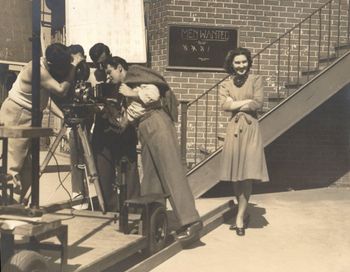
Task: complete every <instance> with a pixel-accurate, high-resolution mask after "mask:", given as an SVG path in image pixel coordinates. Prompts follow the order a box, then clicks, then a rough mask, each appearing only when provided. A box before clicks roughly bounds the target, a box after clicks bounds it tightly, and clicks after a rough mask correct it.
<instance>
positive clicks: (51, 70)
mask: <svg viewBox="0 0 350 272" xmlns="http://www.w3.org/2000/svg"><path fill="white" fill-rule="evenodd" d="M80 61H81V58H80V57H79V56H78V55H74V56H73V59H72V58H71V55H70V54H69V52H68V50H67V47H66V46H65V45H63V44H60V43H54V44H51V45H50V46H48V47H47V49H46V51H45V57H42V58H41V59H40V86H41V88H40V111H41V112H42V111H43V110H44V109H45V108H46V107H47V106H48V101H49V96H50V93H54V94H56V95H61V96H64V95H65V94H66V92H67V91H68V89H69V88H70V86H71V83H72V81H73V79H74V73H75V66H76V65H77V64H78V63H79V62H80ZM32 73H33V71H32V62H29V63H28V64H26V65H25V66H24V67H23V69H22V70H21V72H20V73H19V75H18V77H17V79H16V81H15V83H14V84H13V86H12V88H11V90H10V91H9V94H8V97H7V98H6V100H5V101H4V103H3V104H2V106H1V117H2V121H3V123H4V125H5V126H25V127H29V126H31V120H32V111H31V110H32ZM30 142H31V141H30V139H29V138H16V139H9V141H8V173H9V174H11V175H12V177H13V183H14V199H15V200H16V201H18V202H21V201H22V199H23V197H24V195H25V193H26V191H27V190H28V188H29V187H30V185H31V182H32V177H31V173H32V171H31V152H30Z"/></svg>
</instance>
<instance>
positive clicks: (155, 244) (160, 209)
mask: <svg viewBox="0 0 350 272" xmlns="http://www.w3.org/2000/svg"><path fill="white" fill-rule="evenodd" d="M167 235H168V218H167V215H166V210H165V208H164V206H163V205H162V204H160V203H155V204H153V207H152V209H151V216H150V225H149V237H148V239H149V240H148V241H149V242H148V248H147V249H146V252H145V253H146V254H147V255H148V256H150V255H152V254H154V253H156V252H158V251H160V250H162V249H163V248H164V247H165V243H166V239H167Z"/></svg>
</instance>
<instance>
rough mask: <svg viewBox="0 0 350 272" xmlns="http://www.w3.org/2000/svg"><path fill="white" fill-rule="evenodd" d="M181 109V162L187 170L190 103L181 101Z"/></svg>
mask: <svg viewBox="0 0 350 272" xmlns="http://www.w3.org/2000/svg"><path fill="white" fill-rule="evenodd" d="M180 109H181V128H180V129H181V132H180V133H181V134H180V135H181V136H180V137H181V139H180V144H181V160H182V164H183V165H184V166H185V168H186V169H187V161H186V149H187V109H188V101H186V100H181V101H180Z"/></svg>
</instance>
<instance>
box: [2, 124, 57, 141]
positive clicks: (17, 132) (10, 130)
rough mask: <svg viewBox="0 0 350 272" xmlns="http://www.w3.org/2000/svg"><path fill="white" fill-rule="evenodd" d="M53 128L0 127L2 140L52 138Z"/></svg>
mask: <svg viewBox="0 0 350 272" xmlns="http://www.w3.org/2000/svg"><path fill="white" fill-rule="evenodd" d="M52 133H53V132H52V129H51V128H42V127H23V126H11V127H9V126H0V137H1V138H35V137H48V136H52Z"/></svg>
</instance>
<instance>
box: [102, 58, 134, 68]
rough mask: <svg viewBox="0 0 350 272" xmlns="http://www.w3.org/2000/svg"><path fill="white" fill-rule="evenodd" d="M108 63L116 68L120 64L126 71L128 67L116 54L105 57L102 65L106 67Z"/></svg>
mask: <svg viewBox="0 0 350 272" xmlns="http://www.w3.org/2000/svg"><path fill="white" fill-rule="evenodd" d="M108 64H109V65H111V66H112V67H114V68H117V67H118V65H121V66H122V67H123V68H124V70H126V71H127V70H128V69H129V66H128V63H127V62H126V60H125V59H123V58H121V57H118V56H115V57H109V58H107V59H106V61H105V62H104V64H103V65H104V66H105V67H107V65H108Z"/></svg>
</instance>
